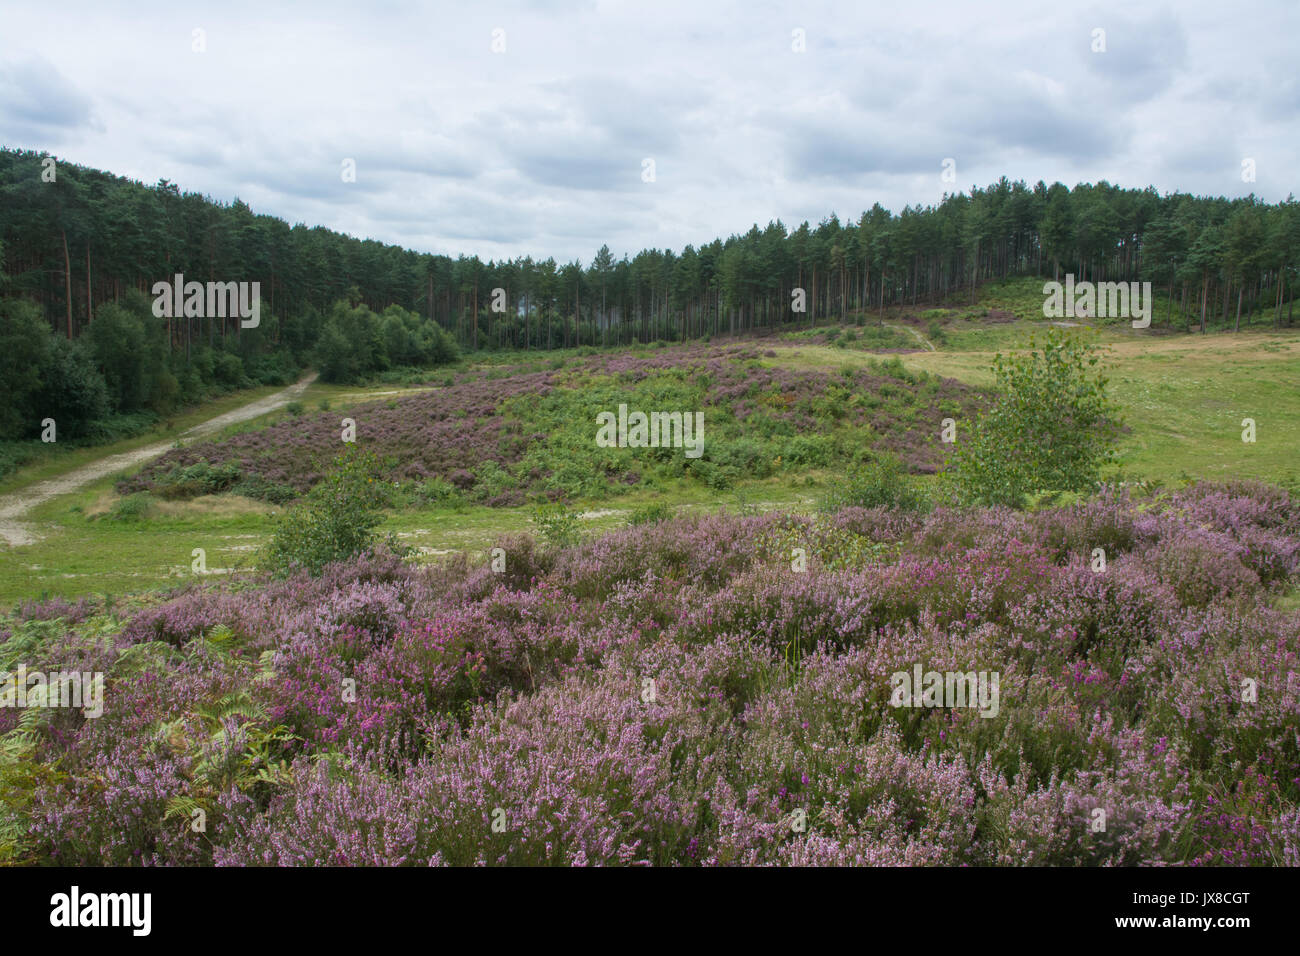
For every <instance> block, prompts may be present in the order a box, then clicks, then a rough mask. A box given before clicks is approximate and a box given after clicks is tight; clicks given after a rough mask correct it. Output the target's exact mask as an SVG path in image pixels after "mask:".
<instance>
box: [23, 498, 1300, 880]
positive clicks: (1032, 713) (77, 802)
mask: <svg viewBox="0 0 1300 956" xmlns="http://www.w3.org/2000/svg"><path fill="white" fill-rule="evenodd" d="M501 544H502V547H504V548H505V549H506V551H507V554H508V555H509V556H510V560H509V561H508V565H509V567H510V568H511V570H510V571H509V573H503V574H496V573H493V572H492V571H491V570H490V569H487V568H483V567H475V566H472V565H471V564H470V562H468V561H466V560H465V559H463V558H462V559H458V560H455V561H450V562H448V563H447V564H445V565H442V566H439V567H436V568H418V567H416V566H413V565H409V564H406V563H404V562H403V561H402V560H401V559H399V558H397V557H395V556H393V555H391V554H387V553H378V554H367V555H364V556H362V557H359V558H357V559H355V560H353V561H350V562H347V563H343V564H338V565H333V566H331V567H330V568H328V569H327V570H326V572H325V573H324V574H322V575H321V576H320V577H318V578H309V577H305V576H300V577H294V578H289V579H287V580H281V581H273V580H263V581H260V582H252V583H250V582H248V581H243V582H236V581H226V582H224V583H221V584H217V585H214V586H211V587H208V588H206V589H191V590H188V591H185V592H181V593H177V594H174V595H172V596H170V597H168V598H166V599H165V600H163V601H162V602H161V603H158V604H156V605H154V606H151V607H147V608H144V609H139V610H136V611H134V612H130V613H127V612H124V611H121V610H118V611H116V612H114V611H112V610H111V609H96V608H83V609H81V610H78V611H76V612H75V613H67V609H64V608H61V607H59V608H55V607H53V606H52V605H47V606H44V607H41V608H36V607H29V608H24V609H22V612H21V613H20V614H18V615H15V616H14V617H13V619H11V620H10V621H8V622H6V628H7V629H9V630H10V631H11V632H12V633H11V636H10V637H9V639H8V640H6V641H4V642H0V668H8V667H10V666H12V665H13V664H14V663H15V662H16V661H19V660H22V661H25V662H26V663H27V664H28V666H29V667H40V668H42V669H44V670H47V671H48V670H55V669H58V668H61V667H69V668H70V667H77V668H79V669H84V670H100V671H102V672H104V673H105V674H106V675H107V687H106V691H105V697H104V703H105V706H104V713H103V716H102V717H100V718H99V719H87V718H84V717H82V716H81V715H80V714H79V713H77V712H75V711H66V710H64V711H51V712H49V713H48V714H44V713H43V714H41V715H39V719H38V720H36V721H35V722H34V723H31V722H29V723H28V724H27V725H26V726H24V727H23V728H21V729H20V728H18V726H17V722H16V719H15V718H14V717H12V716H11V714H12V712H2V711H0V713H5V714H6V716H4V717H3V723H0V734H3V735H4V740H5V742H6V744H7V746H6V750H5V752H6V753H8V754H11V755H12V756H10V757H9V758H7V762H5V763H4V764H3V765H0V785H3V786H2V787H0V793H2V794H3V796H2V797H0V814H2V816H0V841H2V842H0V854H3V857H4V858H7V859H9V860H13V861H23V862H41V863H61V864H74V863H90V864H100V863H108V864H147V865H155V864H195V863H203V864H207V863H215V864H219V865H316V864H344V865H397V864H407V865H420V866H425V865H496V864H558V865H575V866H587V865H590V866H597V865H620V864H621V865H683V866H690V865H731V864H742V865H765V864H773V865H788V864H793V865H846V864H871V865H919V864H940V865H1042V864H1047V865H1146V866H1155V865H1189V866H1202V865H1228V866H1245V865H1260V864H1263V865H1300V813H1298V812H1297V806H1298V805H1300V613H1297V612H1296V611H1295V610H1288V609H1287V608H1288V606H1289V603H1290V600H1291V599H1290V598H1289V596H1288V592H1289V591H1290V590H1291V589H1293V588H1294V585H1295V579H1296V576H1297V574H1298V573H1300V517H1298V516H1297V511H1296V509H1295V506H1294V503H1293V502H1292V500H1291V499H1290V497H1289V496H1288V495H1287V494H1286V493H1285V492H1281V491H1278V490H1276V489H1272V488H1266V487H1263V486H1257V485H1250V484H1229V485H1198V486H1193V487H1190V488H1187V489H1185V490H1182V491H1178V492H1173V493H1168V494H1164V495H1162V496H1158V497H1154V498H1144V499H1131V498H1129V497H1127V496H1126V495H1125V494H1123V493H1116V492H1109V493H1106V494H1104V495H1099V496H1098V497H1096V498H1093V499H1091V500H1089V501H1086V502H1083V503H1081V504H1077V505H1073V506H1070V507H1063V508H1056V509H1052V510H1045V511H1041V512H1037V513H1027V514H1025V513H1012V512H1007V511H1001V510H996V509H993V510H976V511H953V510H944V509H940V510H938V511H934V512H931V513H929V514H919V513H915V512H909V513H897V512H893V511H889V510H887V509H883V508H874V509H861V508H858V509H846V510H843V511H840V512H838V513H836V514H832V515H819V516H817V517H807V516H800V515H790V514H775V513H774V514H766V515H762V516H758V517H734V516H725V515H710V516H697V517H692V518H684V519H679V520H675V521H670V522H666V523H661V524H657V525H644V526H636V527H629V528H625V529H623V530H620V531H617V532H614V533H612V534H609V535H606V536H604V537H601V538H596V539H593V540H588V541H585V542H583V543H581V544H579V545H577V546H575V547H571V548H566V549H559V550H546V549H542V548H540V547H538V546H535V545H534V544H533V542H531V541H529V540H527V539H511V540H507V541H503V542H502V543H501ZM796 547H797V548H802V549H804V551H805V552H806V557H807V561H806V566H803V567H802V568H797V567H796V565H795V563H794V562H792V561H791V549H792V548H796ZM1096 548H1101V549H1103V550H1104V551H1105V554H1106V567H1105V569H1104V570H1097V569H1096V564H1095V563H1094V559H1093V551H1094V549H1096ZM83 612H84V613H83ZM918 666H919V667H920V668H922V669H923V670H926V671H934V672H938V673H940V674H943V673H957V674H962V673H966V672H992V673H996V674H997V675H998V676H999V678H1000V680H999V684H998V687H999V690H998V693H999V695H1000V701H999V704H1000V706H999V707H998V708H997V709H996V710H995V711H994V710H992V709H990V710H989V711H988V712H987V713H985V712H983V711H981V710H978V709H976V708H974V707H969V706H961V705H960V704H954V703H953V702H951V701H948V702H947V703H946V704H945V705H942V706H893V705H892V704H891V680H892V676H893V675H895V674H897V673H898V672H911V671H912V669H913V668H914V667H918ZM196 814H198V815H200V816H202V818H203V820H204V821H205V827H204V829H202V830H201V831H195V830H194V829H193V826H192V824H193V821H194V820H195V819H197V817H196Z"/></svg>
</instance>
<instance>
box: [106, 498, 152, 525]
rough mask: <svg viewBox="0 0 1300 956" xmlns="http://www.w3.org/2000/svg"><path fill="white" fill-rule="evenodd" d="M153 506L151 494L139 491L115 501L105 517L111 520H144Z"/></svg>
mask: <svg viewBox="0 0 1300 956" xmlns="http://www.w3.org/2000/svg"><path fill="white" fill-rule="evenodd" d="M152 508H153V503H152V502H151V501H150V500H149V496H148V495H147V494H145V493H144V492H139V493H137V494H134V495H127V496H126V497H125V498H119V499H118V500H117V501H115V502H113V506H112V507H111V508H110V509H109V510H108V514H107V515H106V516H105V517H107V518H108V519H109V520H110V521H143V520H144V519H145V518H147V517H148V516H149V512H150V510H151V509H152Z"/></svg>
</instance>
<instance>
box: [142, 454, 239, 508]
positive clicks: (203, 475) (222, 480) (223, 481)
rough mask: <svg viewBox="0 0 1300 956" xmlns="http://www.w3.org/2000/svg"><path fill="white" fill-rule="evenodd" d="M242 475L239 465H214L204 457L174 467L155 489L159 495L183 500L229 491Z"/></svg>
mask: <svg viewBox="0 0 1300 956" xmlns="http://www.w3.org/2000/svg"><path fill="white" fill-rule="evenodd" d="M242 477H243V475H242V473H241V472H240V470H239V466H238V465H235V464H232V463H226V464H222V465H215V466H214V465H212V464H210V463H209V462H208V461H207V459H202V460H200V461H198V462H195V463H194V464H193V465H189V466H187V467H184V468H182V467H180V466H177V467H175V468H173V469H172V470H171V471H170V472H168V473H167V475H165V476H164V477H163V478H162V479H161V480H159V482H158V486H157V488H156V489H155V491H156V492H157V493H158V495H159V497H162V498H169V499H182V500H183V499H187V498H197V497H198V496H199V495H216V494H220V493H221V492H223V491H229V490H230V489H231V488H233V487H234V486H235V485H236V484H238V483H239V481H240V479H241V478H242Z"/></svg>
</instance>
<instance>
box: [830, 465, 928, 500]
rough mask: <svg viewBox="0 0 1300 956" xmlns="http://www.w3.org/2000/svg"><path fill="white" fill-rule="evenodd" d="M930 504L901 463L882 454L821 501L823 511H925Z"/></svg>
mask: <svg viewBox="0 0 1300 956" xmlns="http://www.w3.org/2000/svg"><path fill="white" fill-rule="evenodd" d="M927 504H928V501H927V499H926V496H925V494H924V493H923V492H922V490H921V489H920V488H919V487H918V486H917V484H916V481H915V479H913V478H912V477H911V476H909V475H908V474H907V472H906V471H905V470H904V468H903V464H902V462H900V461H899V460H898V459H897V458H895V457H893V456H892V455H881V456H880V457H878V458H877V459H876V460H875V461H873V462H869V463H868V464H866V465H865V466H864V467H862V468H860V469H858V470H856V471H854V472H853V473H851V474H850V475H849V476H848V477H847V478H844V479H841V480H840V481H837V482H835V483H834V484H832V485H831V487H830V490H829V491H827V493H826V494H825V495H824V496H823V498H822V501H821V509H822V510H823V511H826V512H835V511H839V510H840V509H842V508H881V507H884V508H897V509H898V510H900V511H922V510H924V509H925V507H926V505H927Z"/></svg>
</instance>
